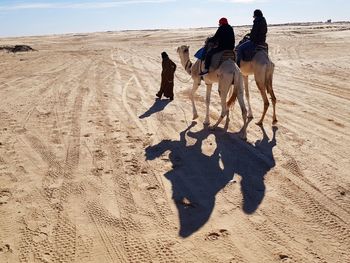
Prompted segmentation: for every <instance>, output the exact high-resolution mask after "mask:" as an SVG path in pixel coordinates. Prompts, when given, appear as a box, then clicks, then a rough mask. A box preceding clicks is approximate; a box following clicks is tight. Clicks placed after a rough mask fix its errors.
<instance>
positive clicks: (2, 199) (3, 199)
mask: <svg viewBox="0 0 350 263" xmlns="http://www.w3.org/2000/svg"><path fill="white" fill-rule="evenodd" d="M10 198H11V192H10V191H9V190H0V205H4V204H7V202H8V200H10Z"/></svg>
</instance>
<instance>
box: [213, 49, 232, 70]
mask: <svg viewBox="0 0 350 263" xmlns="http://www.w3.org/2000/svg"><path fill="white" fill-rule="evenodd" d="M235 57H236V55H235V52H234V51H233V50H224V51H220V52H218V53H215V54H214V55H213V58H212V61H211V65H210V68H211V70H216V69H217V68H218V67H220V65H221V64H222V63H223V62H224V61H226V60H228V59H231V60H232V61H235ZM211 70H210V71H211Z"/></svg>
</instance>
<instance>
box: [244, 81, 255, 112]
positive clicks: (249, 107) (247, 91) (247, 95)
mask: <svg viewBox="0 0 350 263" xmlns="http://www.w3.org/2000/svg"><path fill="white" fill-rule="evenodd" d="M243 82H244V91H245V98H246V100H247V103H248V118H249V119H252V118H253V111H252V108H251V106H250V96H249V88H248V76H243Z"/></svg>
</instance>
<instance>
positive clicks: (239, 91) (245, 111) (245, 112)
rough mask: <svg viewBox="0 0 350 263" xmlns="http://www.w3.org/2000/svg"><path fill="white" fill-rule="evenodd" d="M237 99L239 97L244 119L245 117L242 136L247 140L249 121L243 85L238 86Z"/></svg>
mask: <svg viewBox="0 0 350 263" xmlns="http://www.w3.org/2000/svg"><path fill="white" fill-rule="evenodd" d="M237 99H238V103H239V106H240V108H241V111H242V119H243V127H242V129H241V138H242V139H243V140H246V139H247V126H248V122H247V108H246V106H245V103H244V99H243V87H241V88H238V91H237Z"/></svg>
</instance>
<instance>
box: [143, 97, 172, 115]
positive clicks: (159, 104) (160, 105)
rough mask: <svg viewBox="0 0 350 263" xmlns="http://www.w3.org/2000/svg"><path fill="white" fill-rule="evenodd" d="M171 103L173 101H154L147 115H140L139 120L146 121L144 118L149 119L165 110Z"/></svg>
mask: <svg viewBox="0 0 350 263" xmlns="http://www.w3.org/2000/svg"><path fill="white" fill-rule="evenodd" d="M170 101H171V100H169V99H166V100H161V99H156V100H155V101H154V103H153V105H152V106H151V107H150V108H149V109H148V110H147V111H146V112H145V113H143V114H142V115H140V116H139V118H140V119H144V118H147V117H149V116H151V115H152V114H154V113H156V112H158V111H162V110H164V108H165V107H166V105H168V104H169V102H170Z"/></svg>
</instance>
